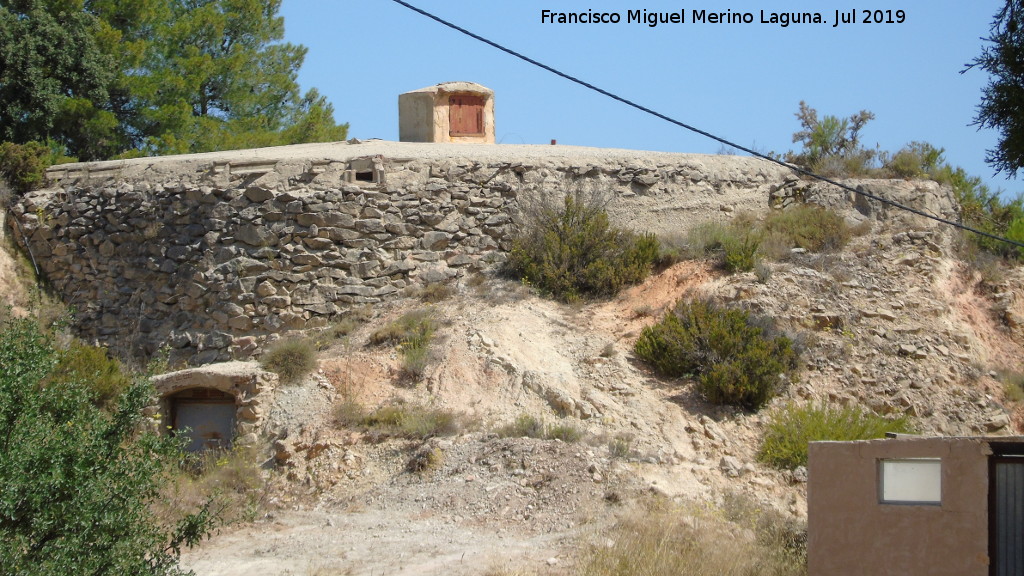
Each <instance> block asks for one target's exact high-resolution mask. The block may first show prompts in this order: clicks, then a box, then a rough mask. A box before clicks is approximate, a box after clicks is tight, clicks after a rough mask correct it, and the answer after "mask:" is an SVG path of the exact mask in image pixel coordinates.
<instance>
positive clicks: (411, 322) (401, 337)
mask: <svg viewBox="0 0 1024 576" xmlns="http://www.w3.org/2000/svg"><path fill="white" fill-rule="evenodd" d="M436 329H437V324H436V322H435V321H434V313H433V311H432V310H430V309H429V308H421V309H419V310H413V311H411V312H406V313H405V314H403V315H402V316H401V317H400V318H399V319H398V320H395V321H394V322H391V323H389V324H386V325H385V326H383V327H382V328H380V329H379V330H377V331H375V332H374V333H373V334H371V335H370V343H371V344H393V345H399V344H403V343H406V342H410V341H422V340H429V339H430V336H432V335H433V333H434V330H436Z"/></svg>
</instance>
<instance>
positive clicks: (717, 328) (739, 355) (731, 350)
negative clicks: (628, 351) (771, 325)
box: [634, 300, 797, 410]
mask: <svg viewBox="0 0 1024 576" xmlns="http://www.w3.org/2000/svg"><path fill="white" fill-rule="evenodd" d="M769 332H770V331H769V330H766V329H765V328H763V327H762V326H759V325H755V323H754V322H753V321H752V319H751V318H750V316H749V314H748V313H747V312H744V311H742V310H736V309H727V308H720V307H717V306H715V305H713V304H711V303H710V302H706V301H703V300H695V301H692V302H687V301H685V300H680V301H679V302H678V303H677V304H676V306H675V308H674V309H673V310H672V311H671V312H669V313H668V314H666V315H665V317H664V318H663V319H662V320H661V321H660V322H658V323H657V324H654V325H653V326H649V327H647V328H644V330H643V332H642V333H641V334H640V338H638V339H637V342H636V345H635V346H634V352H635V353H636V355H637V356H639V357H640V358H641V359H643V360H645V361H647V362H648V363H650V364H651V365H652V366H653V367H654V369H655V370H656V371H657V372H658V373H660V374H662V375H664V376H670V377H679V376H694V377H696V378H697V386H698V389H699V390H700V392H701V393H702V394H703V395H704V397H705V398H706V399H707V400H708V401H709V402H713V403H715V404H732V405H736V406H741V407H743V408H747V409H751V410H756V409H757V408H760V407H761V406H763V405H764V404H765V403H766V402H768V400H770V399H771V398H772V397H774V396H775V394H776V392H777V389H778V386H779V375H780V374H782V373H784V372H788V371H791V370H793V369H795V368H796V363H797V355H796V352H795V351H794V350H793V345H792V342H791V341H790V340H789V338H786V337H785V336H781V335H780V336H775V335H772V334H770V333H769Z"/></svg>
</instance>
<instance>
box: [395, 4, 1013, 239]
mask: <svg viewBox="0 0 1024 576" xmlns="http://www.w3.org/2000/svg"><path fill="white" fill-rule="evenodd" d="M391 1H392V2H394V3H396V4H400V5H402V6H404V7H406V8H408V9H409V10H412V11H413V12H416V13H418V14H420V15H422V16H426V17H427V18H430V19H431V20H434V21H435V22H438V23H439V24H442V25H444V26H447V27H448V28H451V29H453V30H456V31H458V32H460V33H462V34H465V35H466V36H469V37H470V38H473V39H474V40H478V41H480V42H483V43H484V44H487V45H489V46H491V47H493V48H497V49H498V50H501V51H502V52H505V53H506V54H509V55H511V56H514V57H516V58H519V59H520V60H523V61H525V62H527V63H529V64H532V65H534V66H537V67H538V68H541V69H543V70H547V71H548V72H551V73H552V74H554V75H556V76H560V77H562V78H564V79H566V80H569V81H570V82H573V83H576V84H579V85H580V86H583V87H584V88H587V89H589V90H592V91H594V92H597V93H598V94H601V95H603V96H607V97H608V98H611V99H613V100H617V101H619V102H621V103H623V104H625V105H627V106H630V107H632V108H635V109H637V110H640V111H641V112H644V113H647V114H650V115H651V116H654V117H655V118H659V119H661V120H664V121H666V122H668V123H670V124H674V125H676V126H679V127H681V128H684V129H686V130H689V131H691V132H694V133H696V134H700V135H701V136H704V137H706V138H710V139H712V140H715V141H716V142H720V143H722V144H724V145H726V146H729V147H731V148H735V149H736V150H740V151H743V152H746V153H747V154H750V155H751V156H754V157H755V158H760V159H762V160H766V161H768V162H771V163H773V164H778V165H779V166H782V167H784V168H787V169H789V170H792V171H793V172H796V173H797V174H801V175H803V176H807V177H810V178H813V179H815V180H819V181H821V182H825V183H827V184H831V185H833V186H837V187H838V188H840V189H842V190H846V191H848V192H852V193H854V194H857V195H858V196H862V197H864V198H868V199H870V200H875V201H877V202H881V203H882V204H886V205H889V206H892V207H893V208H896V209H899V210H904V211H906V212H910V213H912V214H916V215H918V216H921V217H924V218H927V219H929V220H934V221H936V222H940V223H942V224H946V225H948V226H953V227H954V228H958V229H960V230H964V231H967V232H972V233H974V234H978V235H979V236H984V237H986V238H990V239H992V240H996V241H999V242H1005V243H1007V244H1011V245H1013V246H1016V247H1018V248H1024V243H1022V242H1017V241H1016V240H1011V239H1009V238H1004V237H1002V236H998V235H996V234H991V233H989V232H985V231H983V230H979V229H977V228H974V227H971V226H968V225H966V224H963V223H962V222H957V221H955V220H950V219H948V218H943V217H941V216H936V215H935V214H929V213H927V212H925V211H923V210H920V209H917V208H913V207H910V206H907V205H905V204H900V203H899V202H896V201H894V200H890V199H888V198H883V197H881V196H878V195H876V194H872V193H870V192H867V191H864V190H858V189H856V188H853V187H852V186H848V185H846V184H843V183H840V182H838V181H836V180H833V179H831V178H828V177H826V176H822V175H820V174H816V173H814V172H811V171H810V170H807V169H805V168H801V167H800V166H796V165H794V164H790V163H788V162H783V161H782V160H779V159H778V158H772V157H771V156H768V155H767V154H762V153H761V152H758V151H756V150H752V149H750V148H748V147H746V146H742V145H740V144H737V143H735V142H732V141H730V140H727V139H725V138H722V137H720V136H716V135H714V134H712V133H711V132H708V131H706V130H701V129H700V128H697V127H695V126H691V125H690V124H687V123H685V122H681V121H679V120H676V119H675V118H672V117H670V116H667V115H665V114H662V113H660V112H657V111H655V110H652V109H650V108H648V107H646V106H643V105H641V104H637V103H636V102H633V101H632V100H629V99H628V98H624V97H622V96H619V95H618V94H615V93H613V92H609V91H608V90H605V89H603V88H600V87H598V86H595V85H593V84H591V83H589V82H586V81H584V80H581V79H579V78H576V77H575V76H572V75H570V74H566V73H565V72H562V71H561V70H558V69H557V68H554V67H551V66H548V65H547V64H544V63H543V62H539V61H537V60H534V59H533V58H530V57H529V56H525V55H523V54H520V53H519V52H516V51H515V50H512V49H511V48H506V47H505V46H503V45H501V44H498V43H497V42H494V41H492V40H488V39H487V38H484V37H483V36H480V35H479V34H475V33H473V32H471V31H469V30H467V29H465V28H462V27H461V26H458V25H456V24H454V23H452V22H449V21H448V20H445V19H444V18H441V17H439V16H436V15H434V14H431V13H430V12H427V11H426V10H423V9H421V8H417V7H416V6H413V5H412V4H410V3H408V2H406V1H405V0H391Z"/></svg>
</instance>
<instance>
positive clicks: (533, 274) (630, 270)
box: [506, 194, 659, 302]
mask: <svg viewBox="0 0 1024 576" xmlns="http://www.w3.org/2000/svg"><path fill="white" fill-rule="evenodd" d="M658 259H659V244H658V239H657V237H655V236H654V235H652V234H640V235H638V234H634V233H632V232H629V231H626V230H620V229H618V228H615V227H613V226H611V225H610V224H609V222H608V214H607V212H606V211H605V209H604V207H603V206H602V205H601V204H600V202H597V201H588V200H587V199H586V198H584V197H583V195H582V194H568V195H566V197H565V203H564V206H563V207H562V208H561V209H556V208H553V207H550V206H545V207H542V208H540V209H539V210H537V211H536V212H535V213H533V214H531V215H529V217H528V222H527V223H526V225H525V227H524V230H523V232H522V233H521V234H520V235H519V237H518V238H517V239H516V240H515V242H514V244H513V246H512V251H511V253H510V254H509V258H508V261H507V264H506V270H507V272H508V273H509V274H511V275H513V276H515V277H517V278H521V279H522V280H523V281H524V282H528V283H530V284H533V285H534V286H536V287H537V288H538V289H540V290H541V291H543V292H545V293H547V294H550V295H551V296H552V297H554V298H556V299H558V300H562V301H565V302H573V301H576V300H579V299H581V298H584V297H602V296H610V295H612V294H615V293H616V292H618V291H619V290H620V289H622V288H623V287H625V286H626V285H629V284H634V283H637V282H640V281H641V280H643V279H644V278H645V277H646V276H647V275H648V274H649V273H650V271H651V268H652V267H653V265H654V263H655V262H656V261H658Z"/></svg>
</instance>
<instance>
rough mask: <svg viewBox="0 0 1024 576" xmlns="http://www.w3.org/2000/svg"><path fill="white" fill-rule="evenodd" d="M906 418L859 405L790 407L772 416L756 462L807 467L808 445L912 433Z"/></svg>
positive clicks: (791, 405) (777, 465) (790, 466)
mask: <svg viewBox="0 0 1024 576" xmlns="http://www.w3.org/2000/svg"><path fill="white" fill-rule="evenodd" d="M910 431H911V424H910V421H909V420H908V419H907V417H906V416H899V417H896V418H885V417H883V416H879V415H877V414H875V413H874V412H869V411H867V410H864V409H863V408H860V407H858V406H836V407H831V406H815V405H806V406H796V405H793V404H790V405H787V406H785V407H783V408H782V409H780V410H779V411H777V412H776V413H775V414H773V415H772V418H771V420H770V421H769V422H768V429H767V431H766V432H765V437H764V440H763V442H762V443H761V449H760V451H759V452H758V453H757V459H758V460H760V461H762V462H765V463H766V464H770V465H772V466H775V467H776V468H796V467H797V466H806V465H807V445H808V443H810V442H817V441H822V440H837V441H848V440H870V439H872V438H884V437H885V434H886V433H887V432H910Z"/></svg>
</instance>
